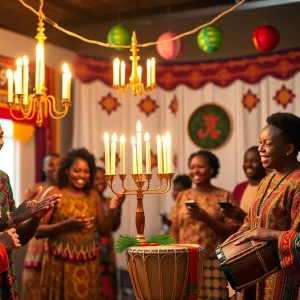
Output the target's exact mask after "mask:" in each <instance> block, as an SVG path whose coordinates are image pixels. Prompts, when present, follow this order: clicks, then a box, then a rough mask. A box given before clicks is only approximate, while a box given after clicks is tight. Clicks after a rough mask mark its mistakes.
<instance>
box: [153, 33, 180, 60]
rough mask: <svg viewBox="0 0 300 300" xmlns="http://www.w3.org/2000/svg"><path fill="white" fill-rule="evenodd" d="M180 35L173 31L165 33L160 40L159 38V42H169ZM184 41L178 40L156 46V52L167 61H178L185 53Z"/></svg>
mask: <svg viewBox="0 0 300 300" xmlns="http://www.w3.org/2000/svg"><path fill="white" fill-rule="evenodd" d="M177 35H178V34H177V33H176V32H173V31H168V32H165V33H163V34H162V35H161V36H160V37H159V38H158V40H157V41H158V42H159V41H163V40H168V39H171V38H173V37H175V36H177ZM183 48H184V47H183V40H182V39H177V40H174V41H171V42H165V43H161V44H156V50H157V52H158V54H159V55H160V56H161V57H162V58H164V59H167V60H173V59H176V58H177V57H178V56H180V55H181V54H182V52H183Z"/></svg>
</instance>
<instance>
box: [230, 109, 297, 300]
mask: <svg viewBox="0 0 300 300" xmlns="http://www.w3.org/2000/svg"><path fill="white" fill-rule="evenodd" d="M299 137H300V118H299V117H297V116H295V115H293V114H290V113H275V114H273V115H271V116H269V117H268V118H267V125H266V126H265V127H264V128H263V130H262V131H261V134H260V145H259V147H258V151H259V152H260V156H261V161H262V164H263V166H264V168H266V169H273V170H274V172H272V173H271V174H269V175H268V176H266V177H265V178H264V179H263V180H262V181H261V183H260V185H259V187H258V191H257V194H256V196H255V198H254V200H253V202H252V205H251V208H250V211H249V213H248V216H247V217H246V218H245V220H244V224H243V225H242V227H241V228H240V230H239V231H238V232H237V233H236V234H234V235H232V236H231V237H230V239H231V238H234V237H237V236H238V235H240V234H241V233H243V232H245V231H247V230H249V229H253V230H252V231H250V232H249V233H248V234H247V236H246V237H244V238H241V239H240V240H239V242H238V243H243V242H245V241H247V240H251V239H256V240H261V241H271V242H273V245H274V246H275V248H276V249H277V250H278V253H279V258H280V263H281V267H282V270H281V271H279V272H277V273H275V274H273V275H271V276H269V277H268V278H266V279H265V280H263V281H260V282H258V283H257V284H256V285H254V286H253V287H254V291H252V294H251V296H250V294H249V291H250V288H251V287H250V288H248V289H247V291H246V292H243V293H242V294H243V295H242V296H243V297H242V298H243V299H246V300H255V299H257V300H285V299H286V300H296V299H300V297H299V296H300V294H299V286H300V235H299V232H300V163H299V162H298V160H297V155H298V153H299V151H300V138H299ZM247 271H248V270H247ZM253 292H254V294H256V295H254V296H253Z"/></svg>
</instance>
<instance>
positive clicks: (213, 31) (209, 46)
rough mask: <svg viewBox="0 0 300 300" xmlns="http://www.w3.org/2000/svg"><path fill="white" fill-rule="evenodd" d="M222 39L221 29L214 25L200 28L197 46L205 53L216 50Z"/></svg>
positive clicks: (219, 46)
mask: <svg viewBox="0 0 300 300" xmlns="http://www.w3.org/2000/svg"><path fill="white" fill-rule="evenodd" d="M223 41H224V33H223V31H222V30H221V29H219V28H217V27H214V26H207V27H204V28H202V29H201V30H200V31H199V33H198V36H197V43H198V46H199V48H200V49H201V50H202V51H204V52H206V53H213V52H216V51H218V50H219V49H220V48H221V46H222V44H223Z"/></svg>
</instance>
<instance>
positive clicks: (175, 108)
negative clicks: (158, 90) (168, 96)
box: [169, 95, 178, 116]
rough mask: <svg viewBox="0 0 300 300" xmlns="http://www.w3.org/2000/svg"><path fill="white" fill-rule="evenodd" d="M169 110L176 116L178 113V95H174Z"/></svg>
mask: <svg viewBox="0 0 300 300" xmlns="http://www.w3.org/2000/svg"><path fill="white" fill-rule="evenodd" d="M169 108H170V110H171V113H172V114H173V115H175V116H176V113H177V111H178V100H177V97H176V95H174V97H173V99H172V100H171V103H170V105H169Z"/></svg>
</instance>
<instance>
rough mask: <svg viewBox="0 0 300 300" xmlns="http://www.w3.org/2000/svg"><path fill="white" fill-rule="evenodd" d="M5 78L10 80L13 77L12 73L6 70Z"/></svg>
mask: <svg viewBox="0 0 300 300" xmlns="http://www.w3.org/2000/svg"><path fill="white" fill-rule="evenodd" d="M6 76H7V77H9V78H11V77H12V76H13V71H12V70H11V69H7V71H6Z"/></svg>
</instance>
